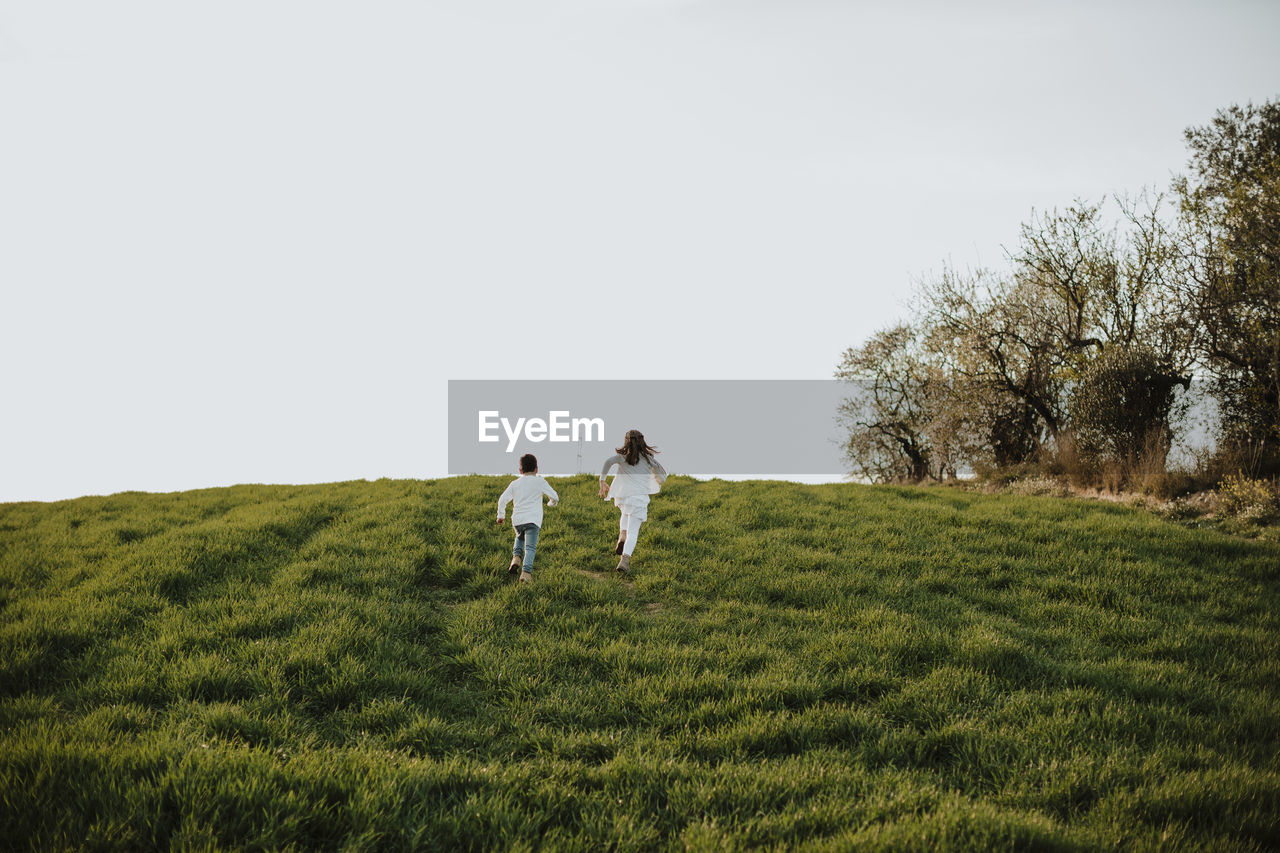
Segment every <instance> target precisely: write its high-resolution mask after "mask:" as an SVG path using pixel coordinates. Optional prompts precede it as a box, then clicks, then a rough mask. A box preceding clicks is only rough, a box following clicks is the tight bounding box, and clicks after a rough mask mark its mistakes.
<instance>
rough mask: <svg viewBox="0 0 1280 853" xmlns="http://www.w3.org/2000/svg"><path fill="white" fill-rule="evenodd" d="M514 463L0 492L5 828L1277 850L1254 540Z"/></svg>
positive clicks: (1279, 721) (1278, 822) (653, 843)
mask: <svg viewBox="0 0 1280 853" xmlns="http://www.w3.org/2000/svg"><path fill="white" fill-rule="evenodd" d="M506 480H507V478H493V477H469V478H454V479H448V480H440V481H432V482H416V481H386V480H383V481H378V482H374V483H366V482H354V483H339V484H331V485H323V486H308V487H294V486H237V487H234V488H228V489H210V490H204V491H195V492H185V493H177V494H164V495H151V494H134V493H129V494H120V495H114V496H111V497H95V498H82V499H78V500H73V501H63V502H60V503H53V504H6V505H0V798H2V799H0V847H4V848H12V849H40V850H48V849H60V848H77V849H81V848H83V849H112V848H127V849H136V848H148V847H175V848H181V849H206V848H243V849H273V850H274V849H287V848H290V847H296V848H320V849H328V848H343V849H353V850H362V849H370V850H372V849H377V850H394V849H423V848H425V847H437V848H446V849H455V848H457V849H521V848H531V847H532V848H537V847H544V846H545V847H548V848H555V849H572V848H576V849H582V850H600V849H606V848H609V847H613V848H616V849H623V850H627V849H668V848H669V849H685V848H689V849H694V850H710V849H726V848H729V849H732V848H735V847H780V848H793V847H804V846H811V847H817V848H824V847H830V848H848V847H858V848H868V849H875V848H891V849H904V848H906V849H910V848H921V849H938V848H946V849H987V848H991V847H1010V846H1013V847H1030V848H1045V849H1067V850H1069V849H1096V848H1099V847H1120V848H1130V849H1155V848H1159V849H1183V848H1186V849H1195V848H1203V849H1213V850H1231V849H1239V850H1255V849H1267V848H1271V849H1274V848H1276V847H1277V846H1280V757H1278V756H1280V630H1277V628H1278V627H1280V625H1278V622H1277V618H1278V617H1277V615H1276V614H1277V610H1278V609H1280V608H1278V607H1277V605H1278V604H1280V595H1278V594H1277V592H1278V581H1280V545H1277V544H1276V543H1267V542H1250V541H1244V540H1240V539H1235V538H1231V537H1229V536H1226V535H1224V534H1222V533H1219V532H1215V531H1211V530H1193V529H1189V528H1187V527H1183V526H1179V525H1177V524H1173V523H1170V522H1166V521H1162V520H1160V519H1159V518H1156V517H1154V516H1153V515H1150V514H1148V513H1144V512H1142V511H1139V510H1135V509H1130V508H1125V507H1119V506H1113V505H1106V504H1103V503H1100V502H1089V501H1076V500H1056V499H1051V498H1032V497H1026V498H1020V497H1010V496H984V495H974V494H966V493H961V492H957V491H954V490H946V489H917V488H901V489H899V488H889V487H869V486H858V485H826V486H803V485H793V484H784V483H769V482H753V483H725V482H719V481H712V482H710V483H699V482H695V481H693V480H689V479H687V478H680V477H673V478H672V479H671V480H670V481H668V485H667V487H666V488H665V489H664V491H663V493H662V494H661V495H659V496H658V497H657V498H656V499H655V500H654V503H653V505H652V507H651V509H650V520H649V522H647V523H646V524H645V526H644V529H643V531H642V533H641V541H640V543H639V547H638V548H637V551H636V556H635V561H634V564H633V568H634V572H633V575H632V577H631V578H629V579H622V578H619V577H616V576H614V575H613V573H612V568H613V565H614V564H615V562H616V558H615V557H614V556H613V554H612V548H611V546H612V543H613V541H614V539H615V537H616V533H617V514H616V511H615V510H613V509H612V507H611V506H609V505H606V504H604V503H603V502H602V501H600V500H598V499H597V498H595V497H594V489H595V484H594V480H593V479H592V478H589V477H577V478H572V479H565V480H557V481H555V484H556V486H557V488H559V489H560V491H561V495H562V499H563V500H562V504H561V506H559V507H557V508H554V509H549V510H548V511H547V514H546V523H545V526H544V529H543V534H542V539H541V541H540V542H539V550H538V558H537V567H536V568H537V574H536V576H537V581H536V583H535V584H534V585H533V586H532V587H528V588H521V587H518V586H517V585H516V584H515V583H514V582H512V581H511V580H509V578H508V575H507V574H506V565H507V562H508V559H509V548H510V528H509V527H503V528H498V527H496V526H495V525H494V524H493V514H494V512H493V510H494V504H495V502H496V498H497V495H498V494H499V492H500V491H501V489H502V487H503V485H504V484H505V482H506Z"/></svg>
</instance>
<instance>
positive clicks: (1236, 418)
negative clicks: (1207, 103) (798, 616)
mask: <svg viewBox="0 0 1280 853" xmlns="http://www.w3.org/2000/svg"><path fill="white" fill-rule="evenodd" d="M1186 139H1187V144H1188V147H1189V148H1190V150H1191V160H1190V166H1191V171H1192V174H1191V176H1190V177H1189V178H1187V177H1184V178H1181V179H1179V180H1178V181H1176V182H1175V190H1176V192H1177V193H1178V196H1179V200H1180V201H1181V208H1182V213H1183V223H1184V227H1185V232H1186V235H1187V242H1186V245H1187V251H1186V255H1185V257H1186V258H1187V261H1188V263H1187V271H1188V281H1187V286H1186V288H1185V289H1184V292H1183V294H1182V297H1183V300H1184V302H1185V303H1186V304H1187V305H1188V306H1190V308H1191V309H1192V310H1193V311H1194V313H1195V315H1196V318H1197V321H1198V325H1199V328H1200V329H1201V332H1202V334H1201V336H1200V338H1199V343H1200V353H1201V356H1202V358H1203V360H1204V363H1205V365H1206V367H1207V368H1208V370H1209V371H1210V373H1211V375H1212V377H1213V380H1214V386H1215V390H1216V392H1217V395H1218V397H1219V403H1220V406H1221V410H1222V413H1223V418H1222V424H1223V428H1222V434H1221V436H1220V438H1221V439H1222V441H1223V443H1224V445H1225V446H1227V447H1228V448H1231V447H1241V446H1251V447H1252V448H1253V450H1254V452H1253V454H1251V455H1253V457H1254V458H1256V459H1258V460H1259V462H1260V463H1261V467H1263V468H1265V469H1269V470H1271V471H1276V470H1280V102H1271V101H1268V102H1266V103H1264V104H1262V105H1261V106H1256V107H1255V106H1253V105H1252V104H1248V105H1246V106H1244V107H1240V106H1231V107H1228V108H1227V109H1224V110H1220V111H1219V112H1218V113H1217V114H1216V115H1215V116H1214V118H1213V120H1212V121H1211V122H1210V123H1209V124H1208V125H1205V126H1203V127H1193V128H1189V129H1188V130H1187V131H1186ZM1259 448H1261V449H1263V451H1264V452H1262V453H1258V452H1257V451H1258V449H1259Z"/></svg>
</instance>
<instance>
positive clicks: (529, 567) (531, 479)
mask: <svg viewBox="0 0 1280 853" xmlns="http://www.w3.org/2000/svg"><path fill="white" fill-rule="evenodd" d="M543 495H546V496H547V497H549V498H551V500H549V501H547V506H555V505H556V504H557V503H559V502H560V496H559V495H557V494H556V490H555V489H553V488H551V486H550V485H549V484H548V483H547V481H546V480H544V479H542V478H541V477H539V476H538V459H537V457H535V456H534V455H533V454H532V453H526V454H525V455H524V456H521V457H520V476H519V477H517V478H516V479H514V480H512V481H511V485H509V486H507V489H506V491H504V492H503V493H502V497H500V498H498V524H502V522H503V517H504V516H505V515H506V513H507V504H509V503H511V502H512V501H514V502H515V508H514V509H513V510H512V511H511V526H512V527H514V528H515V530H516V541H515V544H514V545H513V546H512V547H511V565H510V566H508V567H507V573H508V574H512V575H514V574H515V573H516V572H520V581H521V583H530V582H531V581H532V580H533V554H534V552H535V551H536V550H537V548H538V529H539V528H540V527H541V526H542V496H543ZM522 569H523V571H522Z"/></svg>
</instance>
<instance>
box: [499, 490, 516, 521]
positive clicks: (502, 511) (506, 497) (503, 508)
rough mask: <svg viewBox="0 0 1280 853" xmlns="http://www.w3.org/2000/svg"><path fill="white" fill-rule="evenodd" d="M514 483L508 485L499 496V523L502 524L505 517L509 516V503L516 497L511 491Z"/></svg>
mask: <svg viewBox="0 0 1280 853" xmlns="http://www.w3.org/2000/svg"><path fill="white" fill-rule="evenodd" d="M514 485H515V483H512V484H511V485H509V486H507V488H506V489H505V490H504V491H503V492H502V497H500V498H498V523H499V524H501V523H502V521H503V519H505V518H506V517H507V504H509V503H511V501H512V500H513V499H514V497H515V496H514V495H513V494H512V493H511V488H512V486H514Z"/></svg>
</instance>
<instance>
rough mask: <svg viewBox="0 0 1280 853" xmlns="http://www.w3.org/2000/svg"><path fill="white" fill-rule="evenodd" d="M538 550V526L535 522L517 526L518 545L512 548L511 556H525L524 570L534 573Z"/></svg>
mask: <svg viewBox="0 0 1280 853" xmlns="http://www.w3.org/2000/svg"><path fill="white" fill-rule="evenodd" d="M537 550H538V525H536V524H534V523H533V522H528V523H526V524H517V525H516V543H515V545H513V546H512V547H511V556H512V557H519V556H520V555H522V554H523V555H524V567H523V568H524V570H525V571H526V572H532V571H533V555H534V552H535V551H537Z"/></svg>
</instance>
